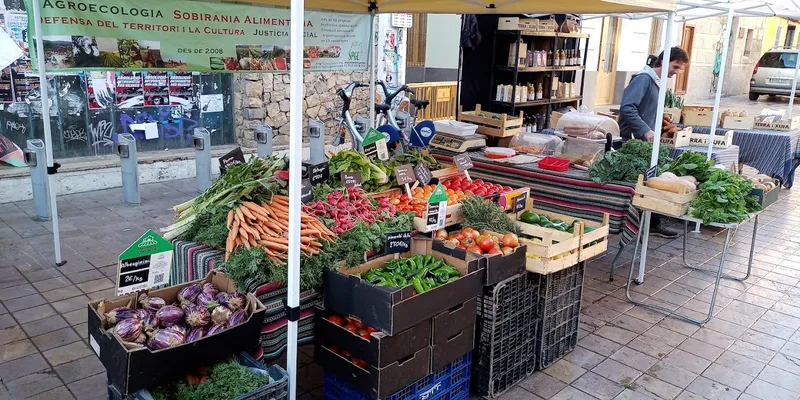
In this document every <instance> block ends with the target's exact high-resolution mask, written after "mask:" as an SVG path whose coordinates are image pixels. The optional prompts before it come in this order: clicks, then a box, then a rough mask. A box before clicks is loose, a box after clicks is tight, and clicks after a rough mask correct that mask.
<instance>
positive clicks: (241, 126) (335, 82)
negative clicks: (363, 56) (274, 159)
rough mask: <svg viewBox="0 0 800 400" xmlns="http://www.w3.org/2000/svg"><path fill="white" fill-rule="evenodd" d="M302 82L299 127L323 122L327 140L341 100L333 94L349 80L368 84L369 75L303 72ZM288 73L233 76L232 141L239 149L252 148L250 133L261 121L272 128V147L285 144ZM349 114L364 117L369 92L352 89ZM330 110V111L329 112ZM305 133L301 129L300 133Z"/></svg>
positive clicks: (335, 124)
mask: <svg viewBox="0 0 800 400" xmlns="http://www.w3.org/2000/svg"><path fill="white" fill-rule="evenodd" d="M303 81H304V82H303V83H304V85H305V88H304V91H303V127H304V128H305V126H306V125H307V121H308V120H309V119H319V120H321V121H323V122H325V126H326V132H325V133H326V136H327V137H328V140H330V138H331V137H332V136H333V134H334V132H335V130H336V127H337V126H338V122H337V121H336V120H335V118H338V117H339V116H340V113H341V106H342V101H341V99H340V98H339V96H338V95H337V94H336V91H337V90H338V89H340V88H344V87H345V86H347V85H348V84H350V83H351V82H353V81H361V82H369V72H368V71H364V72H306V73H305V74H304V79H303ZM289 90H290V89H289V74H288V73H287V74H269V73H253V74H237V75H235V78H234V90H233V107H234V120H235V123H236V138H237V141H238V142H239V144H240V145H241V146H243V147H255V146H256V143H255V140H254V139H253V131H254V130H255V128H256V126H257V125H258V124H260V123H262V122H264V123H267V124H269V125H270V126H272V129H273V130H274V132H275V142H274V144H275V146H281V145H286V144H288V142H289V136H288V135H289ZM354 92H355V93H354V94H353V97H354V99H353V102H352V103H351V105H350V113H351V115H352V116H353V117H355V116H356V115H364V116H367V113H368V109H367V103H368V102H369V90H368V89H365V88H362V89H356V90H355V91H354ZM330 111H332V112H330ZM304 134H305V130H304Z"/></svg>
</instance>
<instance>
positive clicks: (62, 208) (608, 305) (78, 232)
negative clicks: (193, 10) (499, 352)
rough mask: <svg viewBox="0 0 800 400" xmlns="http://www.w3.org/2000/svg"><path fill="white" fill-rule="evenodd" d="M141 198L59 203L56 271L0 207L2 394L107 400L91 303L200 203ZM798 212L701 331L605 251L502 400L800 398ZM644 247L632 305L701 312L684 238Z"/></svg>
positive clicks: (169, 190)
mask: <svg viewBox="0 0 800 400" xmlns="http://www.w3.org/2000/svg"><path fill="white" fill-rule="evenodd" d="M141 193H142V204H141V205H140V206H137V207H130V206H126V205H124V204H123V203H122V192H121V190H120V189H112V190H104V191H97V192H92V193H87V194H78V195H70V196H62V197H60V198H59V213H60V215H61V232H62V238H63V251H64V258H65V259H66V260H68V263H67V264H66V265H64V266H63V267H61V268H54V267H52V266H51V265H52V262H53V250H52V236H51V234H50V223H49V222H47V223H40V222H34V221H33V220H32V219H31V215H32V214H33V206H32V204H31V203H30V202H23V203H15V204H0V277H2V278H0V381H1V382H0V399H6V398H10V399H24V398H33V399H48V400H56V399H73V398H75V399H95V398H97V399H99V398H105V397H106V387H105V371H104V368H103V365H102V364H101V363H100V362H99V360H98V359H97V357H96V356H95V355H94V353H93V352H92V350H91V349H90V347H89V346H88V344H87V339H86V337H87V328H86V320H87V312H86V303H87V302H88V301H89V300H90V299H97V298H101V297H107V296H111V295H112V292H113V288H114V279H115V271H116V266H115V263H116V257H117V255H118V254H119V253H120V252H121V251H122V250H123V249H124V248H126V247H127V246H128V245H129V244H130V243H132V242H133V240H135V239H136V238H137V237H138V236H139V235H141V234H142V233H143V232H144V231H145V230H146V229H152V228H159V227H162V226H164V225H166V224H168V223H169V222H170V221H171V219H172V211H171V210H170V207H171V206H172V205H174V204H176V203H179V202H182V201H184V200H186V199H188V198H190V197H192V196H194V195H195V191H194V181H193V180H188V181H176V182H169V183H159V184H149V185H143V186H142V188H141ZM798 205H800V193H786V194H784V195H783V197H782V199H781V200H780V201H779V202H778V203H776V204H775V205H773V206H772V207H770V209H769V210H767V211H765V212H764V213H763V214H762V218H761V223H760V230H759V236H758V237H757V239H756V250H757V253H756V256H755V261H754V265H753V275H752V276H751V277H750V279H748V280H747V281H746V282H744V283H738V282H732V281H725V280H723V282H722V286H721V287H720V292H719V297H718V299H717V307H716V309H715V313H716V315H715V317H714V319H713V320H712V321H711V322H710V323H708V324H707V325H706V326H704V327H702V328H701V327H698V326H696V325H693V324H690V323H687V322H683V321H680V320H677V319H674V318H670V317H665V316H664V314H662V313H659V312H655V311H649V310H646V309H644V308H642V307H638V306H633V304H631V303H629V302H628V301H627V300H625V288H624V283H625V278H626V277H627V266H626V267H625V268H622V269H620V270H618V271H617V274H616V279H615V280H614V281H613V282H609V281H608V269H609V265H610V263H611V259H612V258H613V254H611V252H610V253H609V254H607V255H606V256H604V257H603V258H601V259H599V260H597V261H593V262H592V263H591V264H590V265H589V266H588V267H587V269H586V276H585V280H584V298H583V304H582V314H581V324H580V331H579V337H580V341H579V342H578V347H577V348H575V350H574V351H572V352H571V353H569V354H568V355H567V356H566V357H564V358H563V359H562V360H560V361H557V362H556V363H555V364H554V365H552V366H551V367H550V368H548V369H547V370H545V371H541V372H536V373H534V374H533V375H531V376H530V377H529V378H527V379H526V380H525V381H523V382H522V383H521V384H520V385H519V386H518V387H516V388H514V389H512V390H510V391H508V392H506V393H505V394H504V395H503V396H501V398H502V399H506V400H511V399H538V398H553V399H592V398H598V399H613V398H619V399H651V398H652V399H658V398H665V399H672V398H679V399H695V398H710V399H737V398H738V399H743V400H749V399H762V400H778V399H800V330H798V329H799V328H800V207H798ZM751 232H752V225H749V224H746V225H744V226H742V227H741V228H740V229H739V230H738V231H737V232H736V233H735V239H734V244H733V245H732V246H731V250H730V255H729V257H728V259H727V262H726V267H727V269H728V270H731V271H734V273H742V272H743V271H744V270H745V268H746V262H747V254H748V251H749V243H750V238H751V236H750V235H751ZM688 240H689V244H690V246H689V252H688V258H689V260H690V261H692V262H695V263H702V264H704V265H705V266H706V267H713V266H714V265H716V264H714V263H715V262H717V261H718V257H719V252H720V250H719V249H720V246H721V245H720V243H722V240H723V236H721V235H720V232H718V231H715V230H711V229H703V231H702V233H700V234H690V237H689V239H688ZM612 242H613V241H612ZM651 243H652V245H651V251H650V253H649V257H648V262H647V268H648V271H647V275H646V278H645V283H644V284H643V285H636V286H634V287H632V291H633V292H634V293H635V296H636V298H637V299H645V298H647V299H648V300H649V301H653V302H658V303H659V304H662V305H665V306H667V307H670V308H673V309H679V310H680V311H682V312H685V313H689V314H692V315H694V316H697V317H700V316H702V314H703V313H704V312H706V311H707V310H708V306H709V301H710V298H711V291H712V283H713V278H712V276H711V275H709V274H706V273H701V272H691V273H690V270H689V269H687V268H684V267H683V266H682V264H681V262H680V249H681V241H680V240H674V241H666V240H663V239H656V238H654V239H652V242H651ZM612 250H613V249H612ZM626 254H627V257H628V259H630V250H628V251H627V252H626ZM624 257H625V255H624V256H623V258H624ZM667 285H669V286H667ZM665 286H666V287H665ZM312 352H313V350H312V349H311V348H309V346H303V347H302V348H301V354H300V365H301V369H300V370H299V372H298V387H299V390H300V392H301V393H303V394H302V395H301V396H300V398H302V399H311V398H320V397H321V396H320V395H321V389H320V385H321V376H322V371H321V369H320V368H319V367H317V366H316V365H314V364H313V363H311V360H312V356H313V354H312Z"/></svg>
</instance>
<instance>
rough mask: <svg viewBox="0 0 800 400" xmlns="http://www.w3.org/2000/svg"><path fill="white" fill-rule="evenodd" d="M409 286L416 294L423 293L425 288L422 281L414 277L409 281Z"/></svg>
mask: <svg viewBox="0 0 800 400" xmlns="http://www.w3.org/2000/svg"><path fill="white" fill-rule="evenodd" d="M411 285H413V286H414V290H416V291H417V294H420V293H424V292H425V287H424V286H422V281H420V280H419V278H417V277H414V278H413V279H411Z"/></svg>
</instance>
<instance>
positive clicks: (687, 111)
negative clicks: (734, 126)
mask: <svg viewBox="0 0 800 400" xmlns="http://www.w3.org/2000/svg"><path fill="white" fill-rule="evenodd" d="M681 116H682V117H683V124H684V125H694V126H711V121H713V120H714V107H709V106H684V107H683V109H682V110H681Z"/></svg>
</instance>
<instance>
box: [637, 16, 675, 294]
mask: <svg viewBox="0 0 800 400" xmlns="http://www.w3.org/2000/svg"><path fill="white" fill-rule="evenodd" d="M674 30H675V12H674V11H670V12H669V14H667V31H666V35H665V37H664V57H663V59H662V61H661V85H660V86H659V88H658V107H657V108H656V126H655V130H654V131H653V153H652V154H651V155H650V166H651V167H654V166H656V165H658V151H659V147H660V144H661V125H662V123H663V118H664V101H665V100H666V97H667V83H668V81H667V80H668V79H669V60H670V58H671V56H672V32H673V31H674ZM639 223H640V225H639V229H641V230H642V255H641V257H640V258H639V277H638V279H637V282H639V283H643V282H644V269H645V262H646V261H647V243H648V241H649V238H650V212H649V211H645V212H644V214H643V218H640V219H639ZM635 256H636V255H635V254H634V257H635Z"/></svg>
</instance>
